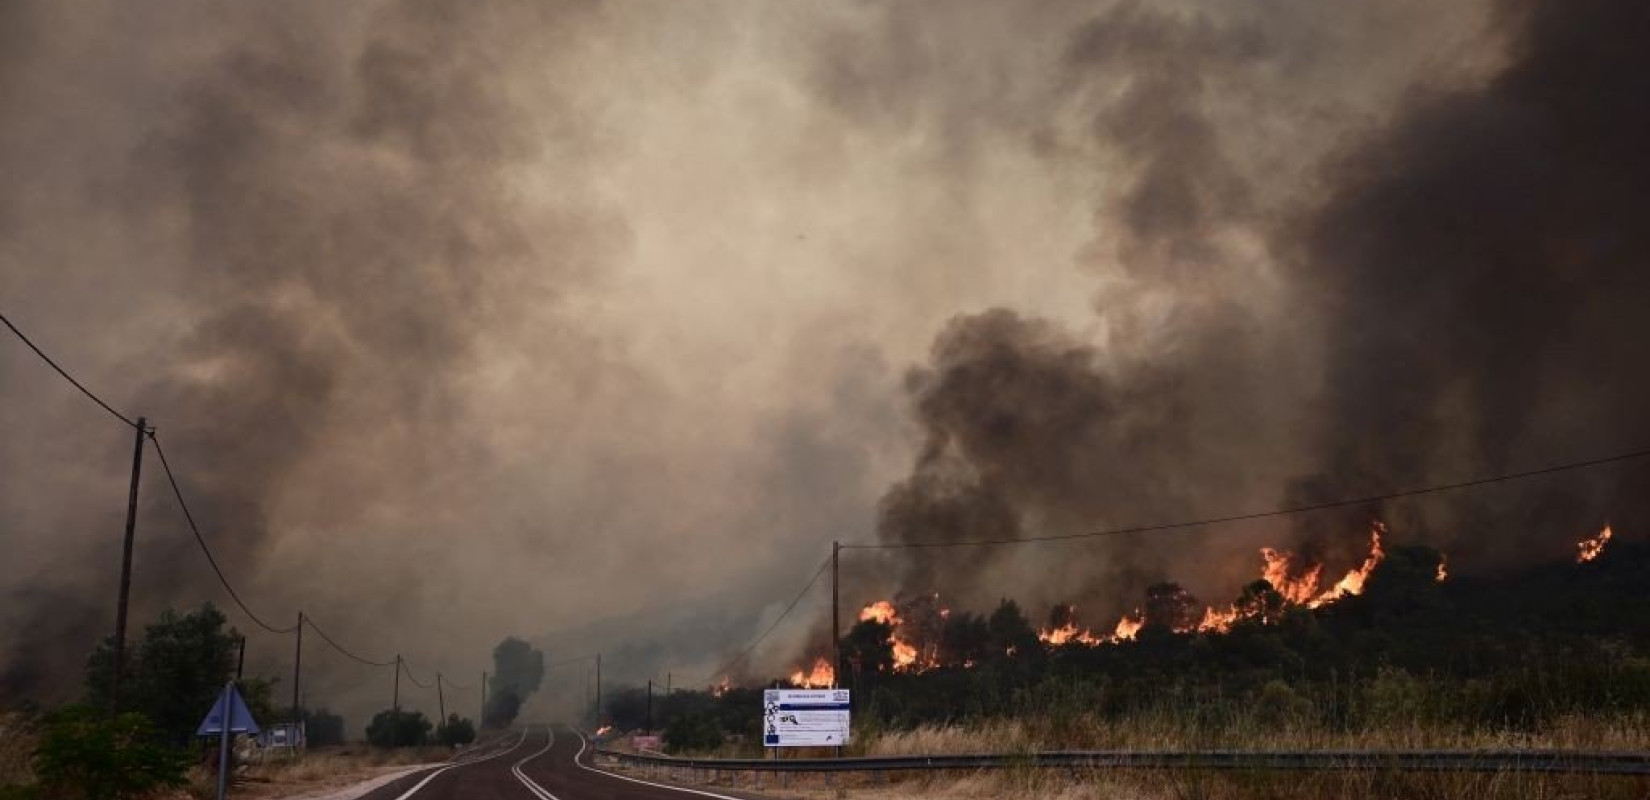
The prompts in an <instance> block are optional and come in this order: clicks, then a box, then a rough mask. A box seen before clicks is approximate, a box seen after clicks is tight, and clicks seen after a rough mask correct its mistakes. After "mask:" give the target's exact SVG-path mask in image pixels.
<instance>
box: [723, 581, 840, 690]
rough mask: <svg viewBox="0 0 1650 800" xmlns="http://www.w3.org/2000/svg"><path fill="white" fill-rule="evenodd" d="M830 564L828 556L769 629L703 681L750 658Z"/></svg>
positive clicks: (724, 673)
mask: <svg viewBox="0 0 1650 800" xmlns="http://www.w3.org/2000/svg"><path fill="white" fill-rule="evenodd" d="M829 566H831V559H830V558H826V559H825V560H824V561H823V562H822V563H820V565H819V569H817V570H815V571H814V576H813V577H812V578H809V579H808V582H807V584H805V585H804V586H803V587H802V591H800V592H797V593H796V597H795V598H794V599H792V600H791V604H790V605H788V606H785V610H784V611H782V612H780V613H779V616H778V617H777V618H775V619H774V621H773V622H772V623H771V624H770V625H768V628H767V630H764V631H762V634H761V635H760V636H757V637H756V638H755V639H754V640H752V641H751V643H750V644H749V645H748V646H746V647H745V650H744V652H742V653H740V654H739V655H737V656H735V657H734V658H733V660H732V661H729V662H728V663H726V664H724V665H722V668H721V669H719V670H716V671H715V672H713V673H711V675H710V676H709V677H707V678H706V679H705V680H704V681H702V682H703V683H714V682H715V681H716V678H717V676H721V675H726V674H727V673H728V672H729V671H730V670H732V669H733V668H734V667H735V666H738V664H739V663H740V662H741V661H744V660H745V659H746V658H749V657H750V654H751V652H752V651H754V650H755V649H756V646H757V645H759V644H761V643H762V640H763V639H766V638H768V634H770V633H773V630H774V628H777V627H779V623H781V622H783V621H784V620H785V617H787V616H789V615H790V613H791V611H792V610H793V609H795V608H796V604H797V603H800V602H802V598H803V597H806V596H807V594H808V590H809V589H812V588H814V584H816V583H819V576H821V575H824V574H825V569H826V568H827V567H829Z"/></svg>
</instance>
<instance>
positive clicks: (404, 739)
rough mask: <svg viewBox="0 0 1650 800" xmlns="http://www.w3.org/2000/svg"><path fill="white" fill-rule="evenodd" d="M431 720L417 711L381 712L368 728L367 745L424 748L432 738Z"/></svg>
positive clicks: (375, 715) (374, 716)
mask: <svg viewBox="0 0 1650 800" xmlns="http://www.w3.org/2000/svg"><path fill="white" fill-rule="evenodd" d="M430 727H431V726H430V720H429V719H428V718H426V717H425V716H424V715H423V714H422V713H419V712H417V711H406V710H402V711H401V712H399V713H397V712H396V711H394V710H393V709H391V710H387V711H380V712H378V713H377V714H374V715H373V717H372V724H370V725H368V726H367V743H368V744H371V745H373V746H375V747H422V746H423V745H424V744H425V743H426V742H428V741H429V738H430Z"/></svg>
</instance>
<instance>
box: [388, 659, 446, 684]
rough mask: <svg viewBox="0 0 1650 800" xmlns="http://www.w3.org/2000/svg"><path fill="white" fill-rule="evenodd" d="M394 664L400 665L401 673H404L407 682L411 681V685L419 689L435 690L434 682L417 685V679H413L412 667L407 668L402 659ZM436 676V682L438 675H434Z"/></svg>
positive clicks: (405, 662)
mask: <svg viewBox="0 0 1650 800" xmlns="http://www.w3.org/2000/svg"><path fill="white" fill-rule="evenodd" d="M396 663H398V664H400V665H401V671H402V672H403V673H406V675H407V680H409V681H411V682H412V685H414V686H417V687H418V688H420V689H434V688H435V681H430V682H429V683H419V682H418V679H417V678H414V677H413V672H412V667H409V666H407V660H406V659H404V658H403V659H401V660H400V661H398V662H396ZM436 675H437V680H440V673H436Z"/></svg>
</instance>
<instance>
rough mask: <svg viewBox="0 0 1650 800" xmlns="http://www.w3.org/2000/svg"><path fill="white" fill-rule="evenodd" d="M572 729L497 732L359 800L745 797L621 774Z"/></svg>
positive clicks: (694, 799)
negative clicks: (594, 758)
mask: <svg viewBox="0 0 1650 800" xmlns="http://www.w3.org/2000/svg"><path fill="white" fill-rule="evenodd" d="M588 751H589V745H588V743H587V742H586V741H585V740H584V737H582V736H581V735H580V734H579V733H578V732H577V731H574V730H573V729H571V728H567V727H560V726H558V727H557V728H556V729H554V730H553V731H552V729H551V728H549V727H548V726H544V725H533V726H528V727H527V728H526V729H525V730H523V731H521V732H520V733H519V734H515V735H511V736H504V737H500V738H499V739H498V740H496V741H494V742H492V743H491V744H489V745H487V746H486V747H483V748H481V749H479V750H477V751H476V752H474V753H471V754H469V755H467V756H466V757H465V758H464V759H463V760H461V761H456V762H454V763H451V764H443V765H442V766H439V767H432V768H430V769H427V770H420V771H418V772H414V773H412V774H409V775H405V776H402V777H400V778H397V779H396V780H394V781H391V782H390V783H387V784H385V785H383V786H380V787H378V788H377V789H374V790H373V791H371V792H368V793H366V794H364V795H362V796H361V798H360V800H495V799H496V800H505V799H506V798H507V799H508V800H699V799H701V798H712V800H745V798H743V797H740V796H738V795H733V794H721V793H717V792H708V791H704V790H700V789H682V788H677V787H671V786H664V785H662V784H656V783H649V782H647V781H642V780H637V779H634V778H628V777H620V776H617V775H610V774H608V773H605V772H601V771H598V770H596V769H593V768H591V767H590V766H589V752H588Z"/></svg>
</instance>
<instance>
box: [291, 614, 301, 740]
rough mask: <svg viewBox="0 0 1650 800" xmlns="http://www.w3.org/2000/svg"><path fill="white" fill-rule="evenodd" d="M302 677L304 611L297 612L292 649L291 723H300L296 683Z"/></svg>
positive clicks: (299, 706)
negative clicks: (296, 640) (296, 641)
mask: <svg viewBox="0 0 1650 800" xmlns="http://www.w3.org/2000/svg"><path fill="white" fill-rule="evenodd" d="M303 677H304V612H302V611H300V612H298V643H297V645H295V646H294V647H293V649H292V724H294V725H302V724H303V722H302V720H300V719H299V718H300V717H301V716H302V708H303V706H302V705H301V704H300V702H299V694H298V685H299V683H300V682H302V681H303Z"/></svg>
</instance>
